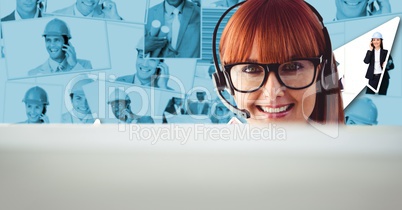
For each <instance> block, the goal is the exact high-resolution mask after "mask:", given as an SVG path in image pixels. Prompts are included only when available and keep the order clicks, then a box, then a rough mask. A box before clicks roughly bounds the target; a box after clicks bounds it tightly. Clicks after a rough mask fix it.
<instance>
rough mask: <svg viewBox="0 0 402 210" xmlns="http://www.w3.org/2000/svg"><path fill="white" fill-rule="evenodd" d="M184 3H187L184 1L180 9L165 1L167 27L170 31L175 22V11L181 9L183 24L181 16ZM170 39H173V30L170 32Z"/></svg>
mask: <svg viewBox="0 0 402 210" xmlns="http://www.w3.org/2000/svg"><path fill="white" fill-rule="evenodd" d="M184 2H185V1H183V2H182V3H181V4H180V5H179V6H178V7H174V6H172V5H170V4H168V3H167V2H166V1H165V3H164V5H165V25H166V26H167V27H169V29H171V28H172V22H173V18H174V14H173V10H174V9H175V8H177V9H179V21H180V22H181V16H182V13H183V7H184ZM168 39H169V40H171V39H172V30H170V31H169V34H168Z"/></svg>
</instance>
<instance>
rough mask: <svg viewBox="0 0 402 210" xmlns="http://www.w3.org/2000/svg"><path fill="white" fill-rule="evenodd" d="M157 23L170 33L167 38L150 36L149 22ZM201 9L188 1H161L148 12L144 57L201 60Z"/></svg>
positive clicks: (150, 26)
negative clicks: (146, 55)
mask: <svg viewBox="0 0 402 210" xmlns="http://www.w3.org/2000/svg"><path fill="white" fill-rule="evenodd" d="M154 20H158V21H159V22H160V23H161V25H162V26H167V27H168V28H169V29H170V30H169V33H168V34H167V37H159V36H158V35H156V36H152V35H151V33H150V31H151V28H152V22H153V21H154ZM200 37H201V33H200V7H198V6H197V5H195V4H194V3H193V2H190V1H187V0H164V1H163V2H162V3H160V4H158V5H156V6H154V7H152V8H150V9H149V10H148V21H147V24H146V26H145V54H148V53H150V56H151V57H165V58H199V57H200V40H201V39H200Z"/></svg>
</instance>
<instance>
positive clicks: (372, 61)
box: [364, 32, 394, 95]
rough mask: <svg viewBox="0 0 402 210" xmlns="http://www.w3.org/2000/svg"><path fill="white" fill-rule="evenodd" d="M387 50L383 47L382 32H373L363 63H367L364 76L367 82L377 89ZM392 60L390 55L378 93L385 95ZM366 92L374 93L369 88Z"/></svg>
mask: <svg viewBox="0 0 402 210" xmlns="http://www.w3.org/2000/svg"><path fill="white" fill-rule="evenodd" d="M387 54H388V50H385V49H384V48H383V43H382V34H381V33H379V32H375V33H374V34H373V36H372V38H371V42H370V50H367V53H366V57H365V58H364V63H366V64H369V67H368V69H367V73H366V78H367V79H369V84H370V85H371V86H372V87H373V88H374V89H377V87H378V83H379V82H380V77H381V73H382V69H383V68H384V65H385V64H384V63H385V59H386V57H387ZM393 68H394V66H393V62H392V58H391V56H390V57H389V59H388V65H387V66H386V68H385V72H384V76H383V79H382V82H381V85H380V90H379V92H378V94H380V95H386V94H387V89H388V85H389V74H388V70H391V69H393ZM366 93H367V94H375V92H374V91H372V90H371V89H370V88H367V90H366Z"/></svg>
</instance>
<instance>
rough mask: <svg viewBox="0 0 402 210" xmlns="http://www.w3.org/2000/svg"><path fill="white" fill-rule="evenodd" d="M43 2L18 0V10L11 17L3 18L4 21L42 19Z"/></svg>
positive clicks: (38, 0) (39, 0)
mask: <svg viewBox="0 0 402 210" xmlns="http://www.w3.org/2000/svg"><path fill="white" fill-rule="evenodd" d="M42 2H43V0H17V6H16V9H15V10H14V11H13V12H12V13H10V14H9V15H7V16H5V17H3V18H1V22H3V21H11V20H21V19H29V18H40V17H42V11H41V10H42V5H43V4H42Z"/></svg>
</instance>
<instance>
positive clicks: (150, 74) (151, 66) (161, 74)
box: [116, 39, 173, 90]
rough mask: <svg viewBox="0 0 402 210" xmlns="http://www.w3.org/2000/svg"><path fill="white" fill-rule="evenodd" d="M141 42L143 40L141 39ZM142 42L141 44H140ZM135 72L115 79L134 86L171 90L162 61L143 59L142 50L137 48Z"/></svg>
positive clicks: (165, 66)
mask: <svg viewBox="0 0 402 210" xmlns="http://www.w3.org/2000/svg"><path fill="white" fill-rule="evenodd" d="M141 40H142V41H143V39H141ZM142 43H143V42H141V44H142ZM135 66H136V72H135V73H134V74H129V75H125V76H120V77H118V78H117V79H116V81H118V82H126V83H131V84H136V85H142V86H148V87H156V88H162V89H167V90H173V89H172V88H171V87H169V86H168V82H169V67H168V65H166V63H164V60H163V59H148V58H144V50H142V49H141V47H140V46H137V60H136V65H135Z"/></svg>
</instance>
